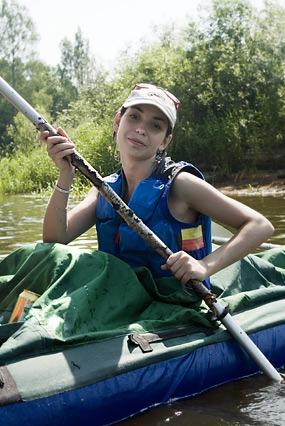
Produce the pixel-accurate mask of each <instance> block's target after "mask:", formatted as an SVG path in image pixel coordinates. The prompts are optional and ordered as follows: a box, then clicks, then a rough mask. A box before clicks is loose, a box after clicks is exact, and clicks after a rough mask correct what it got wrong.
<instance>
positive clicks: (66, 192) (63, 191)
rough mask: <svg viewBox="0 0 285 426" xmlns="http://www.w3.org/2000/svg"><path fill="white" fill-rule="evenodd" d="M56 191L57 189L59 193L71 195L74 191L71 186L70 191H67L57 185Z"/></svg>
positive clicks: (55, 186)
mask: <svg viewBox="0 0 285 426" xmlns="http://www.w3.org/2000/svg"><path fill="white" fill-rule="evenodd" d="M54 189H56V190H57V191H59V192H61V193H62V194H70V193H71V191H72V186H70V188H69V189H65V188H62V187H61V186H59V185H58V184H57V183H56V184H55V185H54Z"/></svg>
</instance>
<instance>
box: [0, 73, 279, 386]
mask: <svg viewBox="0 0 285 426" xmlns="http://www.w3.org/2000/svg"><path fill="white" fill-rule="evenodd" d="M0 92H1V93H2V94H3V95H4V96H5V97H6V98H7V99H8V100H9V101H10V102H11V103H12V104H13V105H14V106H15V107H16V108H17V109H18V110H19V111H20V112H22V113H23V114H24V115H25V116H26V117H27V118H28V119H29V120H30V121H31V122H32V123H33V124H34V125H35V127H36V128H37V129H38V130H40V131H44V130H48V131H49V132H50V135H57V134H58V133H57V131H56V130H55V129H54V128H53V127H52V126H51V125H50V124H49V123H48V122H47V121H46V120H45V118H44V117H42V116H41V115H40V114H39V113H38V112H37V111H35V110H34V109H33V108H32V107H31V106H30V105H29V104H28V103H27V102H26V101H25V100H24V99H23V98H22V97H21V96H20V95H19V94H18V93H17V92H16V91H15V90H14V89H13V88H12V87H11V86H9V85H8V84H7V83H6V82H5V81H4V80H3V79H2V78H1V77H0ZM70 161H71V163H72V164H73V165H74V166H75V167H76V168H77V169H78V170H80V171H81V173H82V174H84V176H86V178H87V179H89V180H90V181H91V182H92V183H93V185H94V186H95V187H96V188H97V189H98V191H99V192H100V193H101V194H102V196H103V197H104V198H105V199H106V200H107V201H108V202H109V203H110V204H111V206H112V207H113V208H114V209H115V210H116V211H117V212H118V213H119V214H120V215H121V216H122V218H123V219H124V220H125V221H126V223H127V224H128V225H129V227H130V228H131V229H133V230H134V231H135V232H137V233H138V234H139V235H140V236H141V237H142V238H143V239H144V240H145V241H146V242H147V243H148V244H149V245H150V246H151V247H152V248H153V249H154V250H156V251H157V252H158V253H159V254H160V255H161V256H162V257H163V258H164V259H167V258H168V257H169V256H170V255H171V254H172V251H171V250H170V249H169V248H168V247H167V246H166V245H165V244H164V243H163V241H161V240H160V239H159V238H158V237H157V236H156V235H155V234H154V233H153V232H152V231H151V230H150V229H149V228H148V227H147V226H146V225H145V224H144V223H143V222H142V221H141V219H139V218H138V217H137V216H136V214H135V213H134V212H133V211H132V210H131V209H130V208H129V207H128V206H127V205H126V204H125V203H124V202H123V200H122V199H121V198H120V197H119V196H118V195H117V194H116V192H115V191H113V189H112V188H111V187H110V186H109V185H108V184H107V183H106V182H105V181H104V180H103V178H102V177H101V176H100V175H99V173H98V172H97V171H96V170H95V169H94V168H93V167H92V166H91V165H90V164H89V163H88V162H87V161H86V160H84V158H83V157H81V155H80V154H78V153H77V152H75V153H74V154H72V155H71V156H70ZM189 285H190V286H191V287H192V288H193V289H194V291H195V292H196V293H197V294H198V295H199V296H200V297H201V298H202V299H203V300H204V301H205V303H206V304H207V305H208V307H209V308H210V309H211V310H212V311H213V313H214V315H215V316H217V317H218V318H219V320H220V321H221V322H222V323H223V324H224V325H225V327H226V328H227V330H228V331H229V333H230V334H231V335H232V336H233V337H234V339H235V340H237V342H238V343H239V344H240V345H241V346H242V348H243V349H244V350H245V351H246V352H247V353H248V354H249V355H250V356H251V357H252V359H253V360H254V361H255V362H256V364H257V365H258V366H259V368H260V370H261V371H263V373H264V374H265V375H266V376H267V377H268V378H269V379H271V380H274V381H278V382H281V381H282V380H283V378H282V377H281V376H280V374H279V373H278V371H277V370H276V369H275V368H274V367H273V365H272V364H271V363H270V362H269V361H268V359H267V358H266V357H265V356H264V355H263V354H262V352H261V351H260V350H259V349H258V348H257V346H256V345H255V344H254V343H253V341H252V340H251V339H250V338H249V337H248V336H247V335H246V333H245V332H244V331H243V330H242V329H241V328H240V327H239V325H238V324H237V323H236V322H235V321H234V320H233V318H232V317H231V315H230V314H229V313H228V312H227V311H226V309H225V308H224V307H223V306H222V305H221V303H220V302H219V301H218V300H217V299H216V296H215V295H214V294H213V293H212V292H211V291H210V290H208V289H207V288H206V287H205V286H204V285H203V284H202V283H201V282H200V281H196V280H193V281H191V282H190V283H189Z"/></svg>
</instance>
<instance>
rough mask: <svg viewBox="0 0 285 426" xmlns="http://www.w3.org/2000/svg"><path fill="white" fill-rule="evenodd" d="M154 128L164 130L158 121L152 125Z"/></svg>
mask: <svg viewBox="0 0 285 426" xmlns="http://www.w3.org/2000/svg"><path fill="white" fill-rule="evenodd" d="M152 127H154V128H155V129H156V130H162V126H161V125H160V124H158V123H157V122H156V121H155V122H153V123H152Z"/></svg>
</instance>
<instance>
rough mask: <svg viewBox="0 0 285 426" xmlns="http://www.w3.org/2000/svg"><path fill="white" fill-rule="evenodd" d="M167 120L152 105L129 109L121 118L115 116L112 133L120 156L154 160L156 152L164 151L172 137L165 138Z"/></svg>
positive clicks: (118, 115)
mask: <svg viewBox="0 0 285 426" xmlns="http://www.w3.org/2000/svg"><path fill="white" fill-rule="evenodd" d="M167 129H168V119H167V117H166V116H165V115H164V114H163V112H162V111H161V110H160V109H159V108H157V107H156V106H154V105H144V104H143V105H137V106H133V107H129V108H128V109H127V111H126V112H125V114H124V115H123V116H122V117H121V115H120V114H117V116H116V118H115V121H114V131H115V132H116V133H117V144H118V146H119V150H120V155H121V158H122V156H131V157H134V158H136V159H141V160H148V159H149V160H154V159H155V155H156V153H157V151H162V150H164V149H165V148H166V147H167V145H168V144H169V142H170V141H171V138H172V135H168V136H166V132H167Z"/></svg>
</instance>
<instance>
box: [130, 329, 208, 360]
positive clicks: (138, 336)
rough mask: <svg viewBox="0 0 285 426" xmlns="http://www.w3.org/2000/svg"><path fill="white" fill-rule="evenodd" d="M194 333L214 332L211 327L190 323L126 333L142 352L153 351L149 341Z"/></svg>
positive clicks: (158, 340)
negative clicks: (182, 325) (164, 328)
mask: <svg viewBox="0 0 285 426" xmlns="http://www.w3.org/2000/svg"><path fill="white" fill-rule="evenodd" d="M194 333H204V334H206V336H210V335H212V334H213V333H214V332H213V330H212V329H211V328H208V327H204V326H202V325H198V326H196V325H192V326H189V327H180V328H175V329H173V330H165V331H160V332H158V333H132V334H129V335H128V339H129V341H130V342H132V343H134V344H135V345H136V346H139V347H140V348H141V350H142V352H143V353H146V352H152V351H153V348H152V347H151V346H150V343H153V342H160V341H162V340H167V339H173V338H175V337H181V336H188V335H189V334H194Z"/></svg>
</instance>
